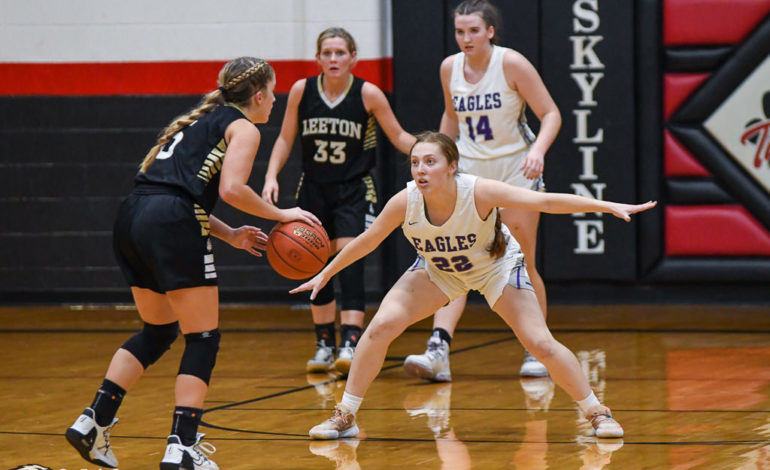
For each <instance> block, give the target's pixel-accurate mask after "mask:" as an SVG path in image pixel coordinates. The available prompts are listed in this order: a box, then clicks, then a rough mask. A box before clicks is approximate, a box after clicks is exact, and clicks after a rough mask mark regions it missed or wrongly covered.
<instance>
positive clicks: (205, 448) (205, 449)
mask: <svg viewBox="0 0 770 470" xmlns="http://www.w3.org/2000/svg"><path fill="white" fill-rule="evenodd" d="M193 449H195V451H196V452H198V455H199V456H200V457H201V458H202V459H203V461H204V462H205V461H207V460H209V458H208V455H206V454H209V455H211V454H213V453H214V452H216V451H217V448H216V447H214V444H212V443H210V442H196V443H195V444H194V445H193Z"/></svg>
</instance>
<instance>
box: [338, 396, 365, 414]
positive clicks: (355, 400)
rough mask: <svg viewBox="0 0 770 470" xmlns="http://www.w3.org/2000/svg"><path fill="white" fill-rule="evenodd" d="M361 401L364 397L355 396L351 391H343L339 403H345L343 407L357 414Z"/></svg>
mask: <svg viewBox="0 0 770 470" xmlns="http://www.w3.org/2000/svg"><path fill="white" fill-rule="evenodd" d="M362 401H364V397H357V396H355V395H353V394H351V393H348V392H345V393H343V394H342V401H341V402H340V403H341V404H343V405H345V408H347V409H348V410H350V412H351V413H353V414H357V413H358V409H359V408H360V407H361V402H362Z"/></svg>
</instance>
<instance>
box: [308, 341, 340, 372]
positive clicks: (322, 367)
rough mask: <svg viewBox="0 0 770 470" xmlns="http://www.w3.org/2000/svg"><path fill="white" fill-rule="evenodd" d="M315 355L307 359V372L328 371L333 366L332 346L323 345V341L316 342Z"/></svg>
mask: <svg viewBox="0 0 770 470" xmlns="http://www.w3.org/2000/svg"><path fill="white" fill-rule="evenodd" d="M317 346H318V348H317V349H316V350H315V356H313V358H312V359H310V360H309V361H307V367H306V370H307V371H308V372H313V373H315V372H328V371H329V369H331V368H332V367H333V366H334V347H333V346H325V345H324V344H323V343H318V344H317Z"/></svg>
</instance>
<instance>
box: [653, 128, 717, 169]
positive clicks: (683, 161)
mask: <svg viewBox="0 0 770 470" xmlns="http://www.w3.org/2000/svg"><path fill="white" fill-rule="evenodd" d="M663 162H664V168H665V170H664V172H665V174H666V176H669V177H671V176H711V173H710V172H709V171H708V170H707V169H705V168H703V165H701V164H700V162H698V160H696V159H695V157H693V155H692V154H691V153H690V152H689V151H688V150H687V149H686V148H684V146H683V145H682V144H681V143H680V142H679V141H678V140H676V138H675V137H674V136H673V135H671V133H670V132H668V131H667V130H664V131H663Z"/></svg>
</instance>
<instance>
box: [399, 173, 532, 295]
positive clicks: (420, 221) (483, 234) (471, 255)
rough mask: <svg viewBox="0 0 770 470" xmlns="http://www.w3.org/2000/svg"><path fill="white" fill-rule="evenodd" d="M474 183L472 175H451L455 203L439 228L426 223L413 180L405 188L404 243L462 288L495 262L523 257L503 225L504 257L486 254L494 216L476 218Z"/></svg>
mask: <svg viewBox="0 0 770 470" xmlns="http://www.w3.org/2000/svg"><path fill="white" fill-rule="evenodd" d="M476 180H477V177H476V176H473V175H467V174H463V173H459V174H457V176H455V181H456V182H457V201H456V202H455V208H454V212H452V215H451V216H450V217H449V219H448V220H447V221H446V222H444V223H443V224H442V225H440V226H435V225H433V224H431V223H430V222H429V221H428V217H427V215H426V213H425V202H424V200H423V196H422V193H421V192H420V190H419V189H417V185H416V184H415V183H414V181H410V182H409V183H407V185H406V189H407V204H406V214H405V218H404V223H403V225H402V229H403V230H404V235H405V236H406V238H407V240H409V243H411V244H412V245H413V246H414V248H415V249H416V250H417V253H418V254H419V255H420V256H422V257H423V258H425V260H426V261H427V263H428V265H430V266H431V267H432V268H435V269H438V270H439V271H441V272H443V273H446V274H450V275H453V276H454V277H457V278H458V279H461V280H462V281H463V282H464V283H465V284H466V285H477V284H479V282H480V281H481V280H483V279H486V277H488V273H489V271H490V270H492V269H494V268H495V267H496V265H497V264H499V263H502V262H504V261H506V260H510V259H511V258H513V257H519V258H521V257H523V255H522V254H521V249H520V248H519V244H518V242H516V240H515V239H514V238H513V237H512V236H511V234H510V232H508V229H507V228H506V226H505V225H502V226H501V229H502V230H503V234H504V235H505V238H506V241H507V248H506V253H505V255H504V256H502V257H501V258H493V257H491V256H490V255H489V251H488V248H489V247H490V246H491V245H492V242H493V241H494V238H495V220H496V218H497V215H496V212H495V211H492V213H491V214H490V215H489V216H488V217H487V218H486V219H482V218H481V217H479V213H478V211H477V210H476V200H475V197H474V192H473V187H474V185H475V183H476ZM519 261H521V260H520V259H519Z"/></svg>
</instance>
